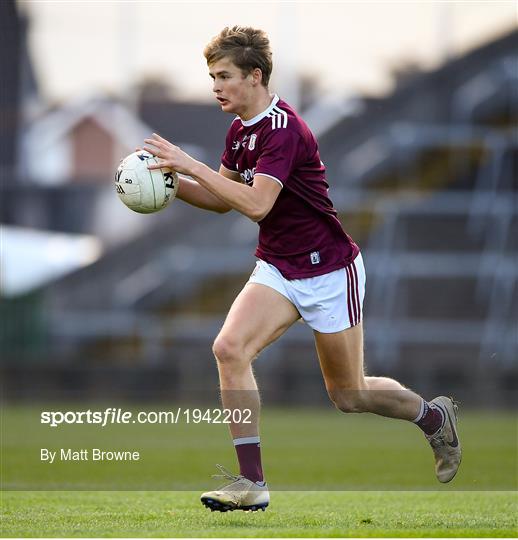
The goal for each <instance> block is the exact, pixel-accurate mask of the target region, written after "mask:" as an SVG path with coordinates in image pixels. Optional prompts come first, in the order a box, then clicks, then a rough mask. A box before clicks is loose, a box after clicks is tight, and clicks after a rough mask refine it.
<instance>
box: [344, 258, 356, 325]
mask: <svg viewBox="0 0 518 540" xmlns="http://www.w3.org/2000/svg"><path fill="white" fill-rule="evenodd" d="M345 271H346V273H347V311H348V312H349V324H350V325H351V326H354V325H353V314H352V311H351V274H350V273H349V267H348V266H346V267H345Z"/></svg>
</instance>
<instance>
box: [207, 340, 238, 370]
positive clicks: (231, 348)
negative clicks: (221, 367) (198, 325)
mask: <svg viewBox="0 0 518 540" xmlns="http://www.w3.org/2000/svg"><path fill="white" fill-rule="evenodd" d="M212 352H213V353H214V356H215V357H216V360H217V361H218V363H219V364H226V365H231V364H238V363H241V362H242V361H243V354H242V348H241V347H240V345H239V343H238V342H237V341H236V340H234V339H232V338H230V337H227V336H225V335H220V336H218V337H217V338H216V339H215V341H214V344H213V345H212Z"/></svg>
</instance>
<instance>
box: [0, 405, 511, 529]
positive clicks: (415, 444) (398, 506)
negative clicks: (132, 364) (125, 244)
mask: <svg viewBox="0 0 518 540" xmlns="http://www.w3.org/2000/svg"><path fill="white" fill-rule="evenodd" d="M90 407H91V408H92V409H94V408H95V409H102V408H103V406H101V405H99V404H97V405H90ZM87 408H88V405H83V406H79V405H77V404H75V405H73V406H64V405H63V404H61V405H60V406H54V407H52V406H49V405H45V406H43V407H36V406H32V407H21V406H8V407H4V409H3V411H2V417H1V420H2V422H1V423H2V460H1V467H0V474H1V481H2V487H3V489H4V490H5V491H3V493H2V501H1V502H2V504H1V506H2V522H1V523H2V525H1V531H2V536H22V537H27V536H50V537H52V536H54V537H60V536H67V537H69V536H76V537H85V536H88V537H91V536H94V537H95V536H119V537H131V536H140V537H149V536H163V537H164V536H165V537H168V536H179V537H187V536H191V537H207V536H212V537H247V536H255V537H261V536H262V537H294V536H295V537H300V536H305V537H315V536H337V537H343V536H353V537H354V536H471V537H476V536H478V537H481V536H493V537H494V536H512V537H516V536H517V529H516V527H517V523H516V517H515V516H516V515H517V510H518V504H517V496H516V487H517V437H516V435H517V425H516V417H515V415H513V414H511V413H489V412H487V413H475V412H466V411H462V410H461V418H460V426H459V432H460V437H461V441H462V444H463V449H464V454H463V463H462V466H461V469H460V471H459V473H458V475H457V477H456V478H455V479H454V480H453V481H452V482H451V483H450V484H446V485H442V484H439V483H438V482H437V481H436V479H435V476H434V473H433V460H432V454H431V451H430V449H429V448H428V446H427V445H426V443H425V441H424V440H423V437H422V434H421V433H420V432H419V430H418V429H417V428H416V427H415V426H412V425H411V424H410V423H408V422H401V421H390V420H387V419H383V418H379V417H375V416H373V415H343V414H340V413H338V412H336V411H334V410H333V409H331V408H330V409H325V408H324V409H266V410H265V411H264V414H263V423H262V426H263V427H262V447H263V461H264V466H265V470H266V472H267V478H268V481H269V483H270V486H271V488H273V489H274V490H275V491H273V492H272V503H271V505H270V508H269V509H268V510H267V511H266V512H258V513H247V514H245V513H242V512H234V513H228V514H219V513H211V512H210V511H208V510H207V509H205V508H203V507H202V506H201V504H200V503H199V493H200V491H205V490H207V489H210V488H211V487H214V486H215V485H217V483H215V482H214V481H213V480H211V479H210V475H211V474H212V473H214V472H216V471H215V470H214V464H215V463H222V464H223V465H225V466H227V467H228V468H229V469H234V468H235V456H234V452H233V450H232V447H231V446H230V445H229V438H228V430H227V428H226V426H223V425H185V424H178V425H174V426H160V425H146V426H131V425H130V426H112V427H110V428H103V429H101V428H99V427H96V426H86V425H83V426H77V425H70V426H62V427H61V428H55V429H52V428H49V427H48V426H43V425H41V424H40V423H39V415H40V412H41V410H42V409H43V410H52V409H56V410H57V409H61V410H86V409H87ZM166 408H167V407H164V406H163V405H160V406H156V407H153V409H155V410H164V409H166ZM46 447H48V448H53V449H57V448H60V447H64V448H68V447H72V448H76V449H77V448H92V447H98V448H103V449H134V450H139V451H140V452H141V456H142V458H141V461H140V462H138V463H114V462H109V463H92V462H79V463H57V464H54V465H50V464H43V463H41V462H40V460H39V449H40V448H46ZM57 490H60V491H57ZM67 490H68V491H67ZM71 490H75V491H71ZM80 490H82V491H80Z"/></svg>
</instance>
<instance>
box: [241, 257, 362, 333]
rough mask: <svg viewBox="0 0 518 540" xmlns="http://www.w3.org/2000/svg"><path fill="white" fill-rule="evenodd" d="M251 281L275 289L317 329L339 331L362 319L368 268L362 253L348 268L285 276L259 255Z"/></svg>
mask: <svg viewBox="0 0 518 540" xmlns="http://www.w3.org/2000/svg"><path fill="white" fill-rule="evenodd" d="M248 283H260V284H261V285H266V286H267V287H271V288H272V289H275V290H276V291H277V292H279V293H280V294H282V295H283V296H284V297H286V298H287V299H288V300H289V301H290V302H291V303H292V304H293V305H294V306H295V307H296V308H297V309H298V311H299V313H300V315H301V317H302V318H303V319H304V321H305V322H306V323H307V324H308V325H309V326H310V327H311V328H312V329H313V330H316V331H317V332H322V333H325V334H329V333H332V332H340V331H342V330H345V329H346V328H350V327H352V326H356V325H357V324H358V323H359V322H360V321H361V320H362V313H363V298H364V296H365V268H364V266H363V259H362V256H361V253H358V255H357V256H356V258H355V259H354V261H353V262H352V263H351V264H350V265H349V266H347V267H346V268H340V269H338V270H335V271H333V272H329V273H328V274H323V275H322V276H315V277H310V278H304V279H286V278H285V277H283V275H282V274H281V273H280V272H279V270H277V268H276V267H275V266H273V265H272V264H269V263H267V262H265V261H263V260H261V259H259V260H258V261H257V264H256V267H255V269H254V271H253V272H252V275H251V276H250V279H249V280H248Z"/></svg>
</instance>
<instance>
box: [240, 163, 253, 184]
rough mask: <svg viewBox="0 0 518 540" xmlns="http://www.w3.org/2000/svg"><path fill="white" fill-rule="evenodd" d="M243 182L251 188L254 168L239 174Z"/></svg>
mask: <svg viewBox="0 0 518 540" xmlns="http://www.w3.org/2000/svg"><path fill="white" fill-rule="evenodd" d="M239 176H241V178H242V180H243V182H244V183H245V184H248V185H249V186H251V185H252V184H253V183H254V176H255V167H254V168H253V169H245V170H244V171H243V172H242V173H239Z"/></svg>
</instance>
